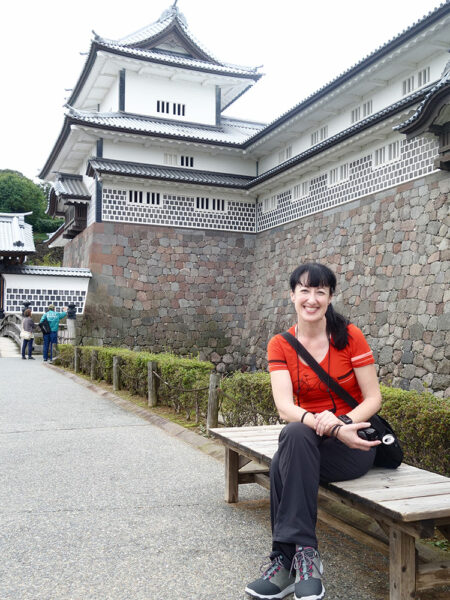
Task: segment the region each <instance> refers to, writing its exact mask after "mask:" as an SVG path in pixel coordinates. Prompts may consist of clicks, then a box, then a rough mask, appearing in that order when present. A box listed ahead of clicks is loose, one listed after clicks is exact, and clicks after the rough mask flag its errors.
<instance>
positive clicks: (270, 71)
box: [0, 0, 441, 179]
mask: <svg viewBox="0 0 450 600" xmlns="http://www.w3.org/2000/svg"><path fill="white" fill-rule="evenodd" d="M172 2H173V0H150V1H148V0H147V1H144V0H125V1H124V0H120V1H118V0H75V2H74V1H73V0H71V1H68V0H39V1H37V0H21V1H18V0H16V1H15V2H13V1H8V2H5V3H3V5H2V33H1V36H0V56H1V60H2V84H3V85H2V87H1V93H0V109H1V110H0V115H1V117H0V118H1V144H0V169H4V168H9V169H15V170H17V171H21V172H22V173H23V174H24V175H26V176H27V177H30V178H32V179H35V178H36V175H37V173H38V171H39V170H40V169H41V167H42V166H43V165H44V163H45V161H46V159H47V157H48V155H49V153H50V151H51V149H52V147H53V144H54V143H55V141H56V137H57V136H58V134H59V131H60V129H61V127H62V123H63V111H64V109H63V104H64V102H65V99H66V97H68V95H69V93H68V92H67V91H65V88H73V87H74V85H75V83H76V81H77V79H78V76H79V74H80V72H81V69H82V67H83V64H84V61H85V58H86V57H85V56H81V55H80V52H87V51H88V50H89V45H90V41H91V38H92V30H94V31H96V32H97V33H98V34H99V35H101V36H103V37H109V38H113V39H116V38H119V37H122V36H124V35H126V34H128V33H131V32H133V31H136V30H137V29H140V28H141V27H143V26H144V25H147V24H149V23H152V22H154V21H156V20H157V19H158V17H159V16H160V15H161V13H162V12H163V10H164V9H166V8H167V7H168V6H170V5H171V4H172ZM440 4H441V2H439V1H437V0H226V1H225V2H224V1H223V0H178V6H179V8H180V10H181V12H183V14H184V15H185V17H186V19H187V22H188V25H189V28H190V29H191V31H192V33H193V34H194V35H195V36H196V38H197V39H198V40H199V41H200V42H201V43H202V44H203V46H205V47H206V48H207V49H208V50H210V52H211V53H212V54H214V55H215V56H216V57H217V58H219V59H220V60H224V61H226V62H231V63H235V64H241V65H248V66H257V65H263V68H262V69H261V71H262V72H264V73H265V77H263V78H262V79H261V80H260V81H259V82H258V83H257V84H256V85H255V87H254V88H252V89H251V90H250V91H249V92H247V93H246V94H245V95H244V96H243V97H242V98H241V99H239V100H238V101H237V102H236V103H235V104H233V105H232V106H231V107H230V108H229V109H228V110H227V112H226V114H227V115H230V116H235V117H242V118H250V119H253V120H257V121H263V122H270V121H272V120H273V119H275V118H276V117H277V116H279V115H280V114H282V113H283V112H285V111H286V110H288V109H289V108H291V107H292V106H294V105H295V104H297V103H298V102H299V101H300V100H302V99H303V98H305V97H306V96H308V95H309V94H311V93H312V92H314V91H316V90H317V89H319V88H320V87H321V86H323V85H324V84H326V83H328V82H329V81H330V80H331V79H333V78H334V77H335V76H337V75H339V74H340V73H342V72H343V71H344V70H346V69H347V68H349V67H351V66H352V65H354V64H355V63H356V62H358V61H359V60H360V59H362V58H364V57H365V56H367V54H369V53H371V52H372V51H373V50H375V49H377V48H378V47H379V46H380V45H382V44H384V43H385V42H387V41H389V40H390V39H392V37H394V36H396V35H397V34H398V33H400V32H401V31H403V30H404V29H405V28H407V27H409V26H410V25H412V24H413V23H414V22H416V21H417V20H418V19H420V18H421V17H423V16H424V15H425V14H427V13H428V12H429V11H431V10H433V9H435V8H436V7H437V6H439V5H440Z"/></svg>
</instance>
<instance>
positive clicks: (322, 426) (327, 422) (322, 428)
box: [314, 410, 342, 436]
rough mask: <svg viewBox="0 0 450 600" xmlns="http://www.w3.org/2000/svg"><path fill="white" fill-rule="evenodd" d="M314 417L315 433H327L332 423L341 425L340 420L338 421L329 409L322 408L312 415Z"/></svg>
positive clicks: (332, 425)
mask: <svg viewBox="0 0 450 600" xmlns="http://www.w3.org/2000/svg"><path fill="white" fill-rule="evenodd" d="M314 419H315V427H314V428H315V430H316V433H317V435H320V436H322V435H329V433H330V431H331V428H332V427H334V425H342V421H340V420H339V419H338V418H337V417H336V415H334V414H333V413H332V412H330V411H329V410H324V411H323V412H321V413H316V414H315V415H314Z"/></svg>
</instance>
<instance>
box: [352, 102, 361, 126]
mask: <svg viewBox="0 0 450 600" xmlns="http://www.w3.org/2000/svg"><path fill="white" fill-rule="evenodd" d="M350 120H351V122H352V125H353V123H358V121H361V107H360V106H356V107H355V108H353V109H352V112H351V119H350Z"/></svg>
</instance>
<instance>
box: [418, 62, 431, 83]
mask: <svg viewBox="0 0 450 600" xmlns="http://www.w3.org/2000/svg"><path fill="white" fill-rule="evenodd" d="M429 82H430V67H426V68H425V69H421V70H420V71H419V72H418V73H417V86H418V87H422V86H423V85H426V84H427V83H429Z"/></svg>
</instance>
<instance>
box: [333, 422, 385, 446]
mask: <svg viewBox="0 0 450 600" xmlns="http://www.w3.org/2000/svg"><path fill="white" fill-rule="evenodd" d="M365 427H370V423H367V422H366V423H352V424H351V425H342V427H340V428H339V430H338V432H337V439H338V440H340V441H341V442H342V443H343V444H345V445H346V446H348V447H349V448H354V449H356V450H370V449H371V448H373V447H375V446H379V445H380V444H381V441H380V440H376V441H375V442H368V441H367V440H362V439H361V438H360V437H359V436H358V433H357V432H358V429H364V428H365Z"/></svg>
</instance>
